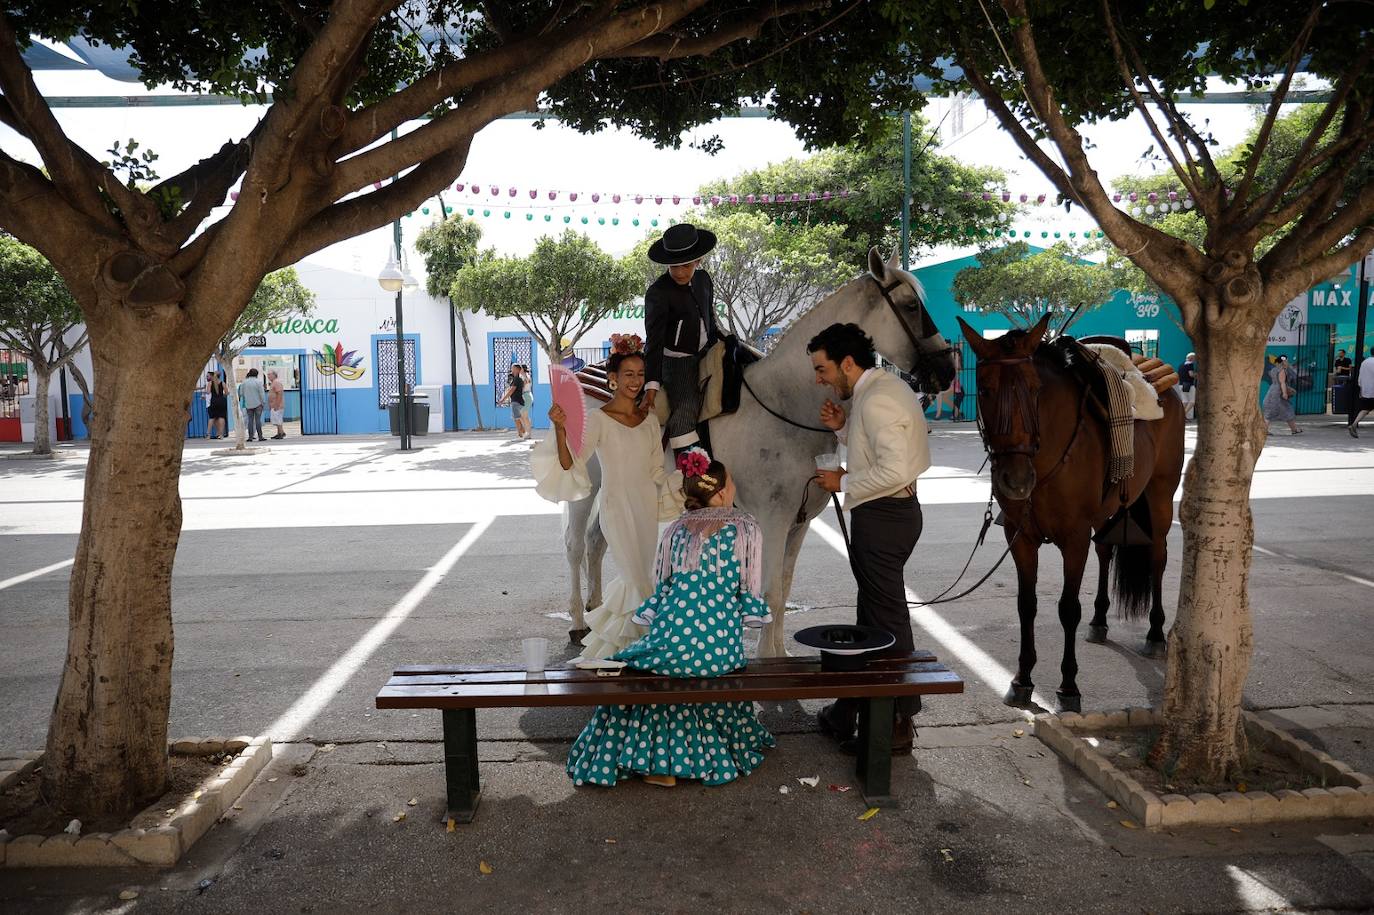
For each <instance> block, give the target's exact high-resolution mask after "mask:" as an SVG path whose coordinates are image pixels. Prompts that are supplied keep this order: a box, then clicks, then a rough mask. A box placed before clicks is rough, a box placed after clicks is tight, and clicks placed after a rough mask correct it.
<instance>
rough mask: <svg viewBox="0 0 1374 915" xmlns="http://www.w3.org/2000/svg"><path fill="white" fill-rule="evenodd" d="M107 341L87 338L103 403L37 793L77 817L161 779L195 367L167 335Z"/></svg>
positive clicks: (150, 788) (111, 810) (125, 799)
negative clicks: (181, 486) (42, 791)
mask: <svg viewBox="0 0 1374 915" xmlns="http://www.w3.org/2000/svg"><path fill="white" fill-rule="evenodd" d="M112 336H114V339H113V340H110V341H106V342H105V345H104V346H102V345H100V341H93V343H92V346H91V351H92V357H93V358H94V360H95V398H96V402H97V403H98V404H100V409H99V410H97V411H96V412H95V414H94V417H93V421H94V426H93V427H92V428H91V451H90V460H89V463H88V464H87V468H86V491H85V503H84V505H85V507H84V511H83V515H82V520H81V536H80V539H79V540H78V541H77V548H76V562H75V564H74V566H73V568H72V578H71V590H70V595H69V598H68V607H69V624H70V630H69V634H68V639H67V657H66V665H65V667H64V668H63V671H62V682H61V686H60V687H59V689H58V693H57V701H56V703H55V705H54V707H53V713H52V721H51V725H50V728H49V731H48V744H47V762H46V763H45V765H44V766H43V776H44V780H45V783H46V785H45V787H46V793H47V796H48V797H49V799H51V800H52V801H53V802H54V803H55V804H56V805H57V807H58V808H59V809H61V810H63V811H67V812H70V813H71V814H74V815H76V816H83V815H84V816H91V815H95V814H124V813H128V812H130V811H132V810H134V809H136V808H138V807H139V806H140V805H142V804H145V803H147V802H148V801H149V800H151V799H153V798H155V797H157V796H158V795H159V794H160V793H161V792H162V791H163V790H164V787H165V785H166V781H167V715H168V709H169V706H170V703H171V682H172V679H171V669H172V590H171V585H172V560H173V558H174V556H175V554H176V547H177V540H178V538H179V537H180V533H181V496H180V493H179V492H178V485H177V484H178V477H179V476H180V472H181V455H182V448H183V443H184V440H185V437H186V423H187V417H188V409H189V406H190V404H189V400H188V398H189V392H190V391H191V389H192V387H193V383H194V382H193V379H194V371H195V370H194V367H193V363H191V362H190V360H180V361H183V362H186V363H188V364H186V365H183V366H180V367H178V365H177V362H178V360H177V358H176V357H177V356H178V355H179V354H176V353H173V352H169V351H168V348H167V347H166V346H165V345H163V344H165V340H162V341H159V342H158V343H154V342H151V341H150V340H149V339H138V338H131V337H129V336H117V335H112ZM158 336H160V335H158ZM158 336H152V338H151V339H152V340H158ZM154 354H156V356H155V357H154Z"/></svg>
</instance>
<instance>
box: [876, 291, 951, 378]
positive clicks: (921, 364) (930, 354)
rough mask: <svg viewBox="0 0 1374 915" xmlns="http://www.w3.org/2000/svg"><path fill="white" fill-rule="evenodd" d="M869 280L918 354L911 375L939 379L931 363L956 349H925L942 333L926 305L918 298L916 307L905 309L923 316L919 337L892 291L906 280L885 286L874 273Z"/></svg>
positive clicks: (948, 347) (946, 346)
mask: <svg viewBox="0 0 1374 915" xmlns="http://www.w3.org/2000/svg"><path fill="white" fill-rule="evenodd" d="M868 278H869V279H870V280H872V281H873V285H874V286H877V287H878V292H880V293H882V296H883V300H884V301H885V302H887V305H888V307H889V308H891V309H892V314H893V315H894V316H895V317H896V318H897V323H898V324H899V325H901V328H902V332H903V333H905V334H906V337H907V339H908V340H910V341H911V349H912V351H913V352H914V353H915V354H916V361H915V362H914V363H913V364H912V366H911V372H910V374H911V375H913V376H914V375H916V373H917V372H920V373H921V374H922V375H927V376H929V377H931V378H937V377H938V376H937V375H936V374H935V373H934V372H933V371H931V370H930V368H929V366H930V363H931V361H932V360H933V359H934V358H935V357H936V356H943V355H945V354H947V353H952V352H954V347H953V346H950V345H948V344H947V345H945V346H944V347H942V348H940V349H934V350H927V348H926V347H925V345H924V341H926V340H929V339H930V338H931V337H935V336H938V335H939V333H940V330H939V328H937V327H936V326H935V322H934V321H932V320H931V319H930V313H929V312H927V311H926V307H925V303H924V302H922V301H921V298H920V296H917V297H916V307H913V308H908V309H905V311H915V312H918V313H919V314H920V316H921V331H922V332H923V336H921V337H917V336H916V332H915V331H914V330H913V329H912V327H911V322H910V321H908V320H907V316H906V314H904V309H903V308H902V306H900V305H898V304H897V300H896V299H894V298H893V297H892V291H893V290H894V289H896V288H897V287H899V286H901V285H902V284H903V283H904V282H905V280H904V279H903V278H902V277H900V276H899V277H897V278H896V279H895V280H893V281H892V282H890V283H888V284H887V285H886V286H884V285H883V284H882V282H881V281H880V280H879V279H878V278H877V277H876V276H874V275H873V274H872V273H870V274H869V275H868ZM922 380H924V379H922Z"/></svg>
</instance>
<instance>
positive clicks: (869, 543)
mask: <svg viewBox="0 0 1374 915" xmlns="http://www.w3.org/2000/svg"><path fill="white" fill-rule="evenodd" d="M849 517H850V521H849V528H850V530H849V550H850V565H851V567H852V568H853V571H854V578H855V580H856V581H857V582H858V585H859V599H858V602H857V608H858V620H857V622H858V624H859V625H860V626H876V627H878V628H879V629H882V630H884V631H886V632H890V633H892V635H893V637H894V638H895V639H896V640H897V641H896V642H894V643H893V645H892V647H891V648H889V649H888V650H887V652H885V653H886V654H888V655H901V654H907V653H909V652H911V651H912V650H913V649H914V648H915V647H916V643H915V640H914V639H913V638H912V635H911V612H910V610H909V609H908V608H907V602H906V583H905V581H904V580H903V578H902V570H903V569H904V567H905V566H906V562H907V560H908V559H910V558H911V553H912V551H913V550H915V549H916V541H918V540H920V539H921V523H922V520H921V503H920V502H919V501H918V500H917V499H916V497H915V496H888V497H887V498H885V499H874V500H873V501H872V502H865V503H864V504H863V505H860V506H859V507H857V508H855V509H854V510H853V511H852V512H850V516H849ZM896 706H897V713H898V714H899V715H901V716H903V717H910V716H912V715H915V714H916V713H917V712H919V711H920V710H921V697H920V696H900V697H898V699H897V703H896ZM858 716H859V700H857V699H839V700H837V701H836V702H835V706H834V708H833V709H832V711H831V713H830V718H831V720H832V721H833V722H834V723H835V724H837V725H839V726H840V727H841V728H844V727H845V726H846V725H849V724H850V723H851V722H856V721H857V720H858Z"/></svg>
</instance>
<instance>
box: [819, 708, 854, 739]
mask: <svg viewBox="0 0 1374 915" xmlns="http://www.w3.org/2000/svg"><path fill="white" fill-rule="evenodd" d="M816 725H817V727H819V728H820V730H821V733H822V734H824V735H825V736H826V737H829V738H831V739H833V740H837V741H839V742H840V743H843V742H844V741H846V740H852V739H853V738H854V729H855V727H856V725H855V722H854V721H853V720H852V719H851V720H850V721H848V722H847V723H846V722H841V721H840V720H839V716H837V715H836V714H835V703H833V702H832V703H830V704H829V705H827V706H826V707H825V708H823V709H821V710H820V711H819V712H817V713H816Z"/></svg>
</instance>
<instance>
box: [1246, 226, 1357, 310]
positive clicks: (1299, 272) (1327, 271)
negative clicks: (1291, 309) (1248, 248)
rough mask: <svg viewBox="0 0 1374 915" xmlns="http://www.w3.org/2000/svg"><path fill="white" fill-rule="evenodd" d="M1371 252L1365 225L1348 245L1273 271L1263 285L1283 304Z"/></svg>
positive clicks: (1266, 258) (1266, 259)
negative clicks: (1293, 265) (1273, 292)
mask: <svg viewBox="0 0 1374 915" xmlns="http://www.w3.org/2000/svg"><path fill="white" fill-rule="evenodd" d="M1371 249H1374V225H1366V226H1365V227H1364V228H1362V229H1360V231H1359V232H1357V233H1356V234H1355V236H1354V237H1353V238H1352V239H1351V240H1350V241H1349V243H1347V244H1345V245H1342V246H1341V247H1339V248H1336V249H1334V250H1332V251H1328V252H1327V253H1325V254H1323V255H1322V256H1321V257H1317V258H1315V259H1313V260H1311V261H1308V262H1306V263H1302V264H1298V265H1297V266H1296V267H1294V268H1292V269H1290V270H1275V271H1273V275H1272V276H1266V277H1265V283H1266V285H1269V286H1270V287H1271V288H1272V289H1273V290H1274V291H1275V299H1276V300H1277V301H1279V302H1287V301H1288V300H1289V299H1291V298H1293V296H1295V295H1299V294H1301V293H1303V292H1305V291H1307V290H1308V289H1311V288H1312V287H1313V286H1315V285H1316V284H1317V283H1320V282H1322V281H1323V280H1326V279H1329V278H1330V277H1332V276H1333V275H1335V274H1336V273H1339V272H1340V271H1342V270H1345V269H1346V268H1347V267H1349V266H1350V265H1351V264H1353V263H1355V262H1356V261H1357V260H1359V259H1360V258H1361V257H1363V256H1364V255H1365V253H1366V252H1368V251H1369V250H1371ZM1271 253H1272V252H1271ZM1268 259H1269V258H1268V256H1266V257H1265V258H1264V260H1265V261H1268Z"/></svg>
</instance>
